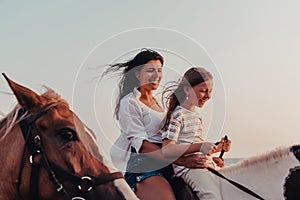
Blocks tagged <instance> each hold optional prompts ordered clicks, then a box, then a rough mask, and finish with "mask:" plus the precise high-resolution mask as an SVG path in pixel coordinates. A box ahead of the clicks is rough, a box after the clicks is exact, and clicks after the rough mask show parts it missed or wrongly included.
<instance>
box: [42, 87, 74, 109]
mask: <svg viewBox="0 0 300 200" xmlns="http://www.w3.org/2000/svg"><path fill="white" fill-rule="evenodd" d="M43 87H44V88H45V89H46V91H45V92H44V93H43V94H42V95H41V96H42V97H44V98H45V99H46V100H47V101H48V102H60V103H62V104H65V105H66V106H67V107H68V108H69V104H68V102H67V101H66V100H64V99H62V98H61V96H60V95H59V94H58V93H56V92H55V91H54V90H52V89H51V88H49V87H47V86H43Z"/></svg>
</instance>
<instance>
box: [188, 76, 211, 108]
mask: <svg viewBox="0 0 300 200" xmlns="http://www.w3.org/2000/svg"><path fill="white" fill-rule="evenodd" d="M212 89H213V81H212V79H210V80H207V81H205V82H202V83H199V84H197V85H195V86H193V87H192V88H191V89H190V90H191V92H190V95H189V99H190V101H191V102H192V103H193V104H194V105H195V106H198V107H200V108H201V107H203V105H204V104H205V103H206V102H207V101H208V100H209V99H210V98H211V92H212Z"/></svg>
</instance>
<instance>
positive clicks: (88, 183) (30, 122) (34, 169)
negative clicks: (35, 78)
mask: <svg viewBox="0 0 300 200" xmlns="http://www.w3.org/2000/svg"><path fill="white" fill-rule="evenodd" d="M56 105H63V104H60V103H50V104H48V105H46V106H44V107H43V108H41V110H40V111H39V112H38V113H36V114H35V115H31V114H30V115H28V116H27V117H25V118H24V119H21V121H20V127H21V130H22V134H23V137H24V139H25V146H24V150H23V156H22V159H21V165H20V169H19V173H18V178H17V180H16V187H17V191H18V193H19V196H20V197H21V194H20V184H21V177H22V170H23V167H24V160H25V151H26V149H28V150H29V153H30V157H29V162H30V164H31V174H30V197H29V198H30V200H39V187H38V182H39V171H40V167H41V166H43V167H44V168H45V169H46V171H47V172H48V177H49V179H50V180H51V182H52V183H53V185H54V186H55V188H56V191H57V192H58V193H60V194H62V195H63V196H64V197H65V199H71V200H85V198H84V196H85V195H86V194H87V193H88V192H90V191H92V190H93V188H94V187H96V186H98V185H101V184H105V183H108V182H110V181H113V180H115V179H119V178H123V175H122V173H121V172H114V173H105V174H101V175H99V176H97V177H95V176H83V177H79V176H77V175H76V174H73V173H71V172H68V171H66V170H65V169H63V168H62V167H60V166H58V165H56V164H55V163H53V162H51V161H50V160H48V158H47V156H46V154H45V151H44V149H43V145H42V142H41V137H40V133H39V131H38V129H37V126H36V123H35V122H36V120H37V119H39V118H40V117H41V116H42V115H44V114H45V113H46V112H47V111H48V110H49V109H50V108H52V107H54V106H56ZM26 112H27V111H26V110H25V109H21V110H20V111H19V113H18V117H19V118H20V116H22V115H24V114H25V113H26ZM57 175H58V176H59V178H60V179H63V180H69V181H71V182H72V183H74V184H75V185H77V190H78V196H76V197H71V195H70V194H69V193H68V192H67V190H66V189H65V187H64V186H63V184H62V183H61V182H60V180H59V179H58V178H57ZM82 196H83V197H82ZM21 198H22V197H21Z"/></svg>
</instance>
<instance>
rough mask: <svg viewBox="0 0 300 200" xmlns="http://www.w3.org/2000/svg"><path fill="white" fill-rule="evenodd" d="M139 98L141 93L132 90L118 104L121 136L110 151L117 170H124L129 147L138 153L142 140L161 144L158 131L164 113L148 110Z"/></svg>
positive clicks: (129, 150)
mask: <svg viewBox="0 0 300 200" xmlns="http://www.w3.org/2000/svg"><path fill="white" fill-rule="evenodd" d="M140 97H141V93H140V92H139V91H138V90H137V89H136V88H134V90H133V92H131V93H129V94H128V95H126V96H125V97H123V98H122V99H121V102H120V109H119V123H120V128H121V134H120V136H119V137H118V138H117V140H116V141H115V143H114V144H113V146H112V148H111V150H110V155H111V158H112V161H113V163H114V164H115V166H116V167H117V168H118V169H119V170H124V169H125V167H126V163H127V160H128V159H129V155H130V152H131V149H130V148H131V147H133V148H135V150H136V152H139V150H140V148H141V146H142V144H143V141H144V140H147V141H149V142H154V143H162V137H161V133H160V132H159V130H160V124H161V122H162V120H163V118H164V116H165V113H164V112H158V111H155V110H153V109H151V108H149V107H148V106H146V105H145V104H144V103H142V102H141V101H140V100H139V99H140Z"/></svg>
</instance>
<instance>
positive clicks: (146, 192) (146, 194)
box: [135, 176, 175, 200]
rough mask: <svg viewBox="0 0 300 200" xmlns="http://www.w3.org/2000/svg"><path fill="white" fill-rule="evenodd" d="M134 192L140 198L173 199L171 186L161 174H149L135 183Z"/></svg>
mask: <svg viewBox="0 0 300 200" xmlns="http://www.w3.org/2000/svg"><path fill="white" fill-rule="evenodd" d="M135 194H136V195H137V196H138V198H139V199H141V200H148V199H149V200H153V199H155V200H175V196H174V193H173V191H172V188H171V186H170V185H169V183H168V181H167V180H165V179H164V178H163V177H162V176H151V177H149V178H146V179H145V180H143V181H142V182H139V183H137V189H136V192H135Z"/></svg>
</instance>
